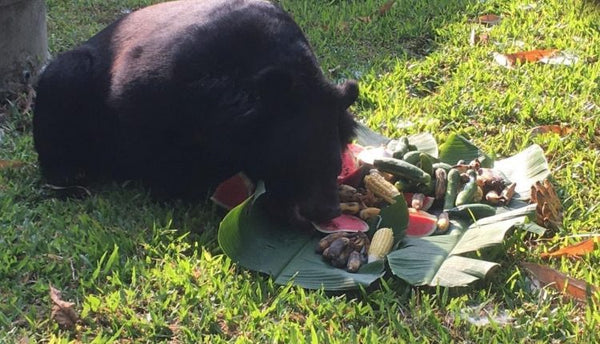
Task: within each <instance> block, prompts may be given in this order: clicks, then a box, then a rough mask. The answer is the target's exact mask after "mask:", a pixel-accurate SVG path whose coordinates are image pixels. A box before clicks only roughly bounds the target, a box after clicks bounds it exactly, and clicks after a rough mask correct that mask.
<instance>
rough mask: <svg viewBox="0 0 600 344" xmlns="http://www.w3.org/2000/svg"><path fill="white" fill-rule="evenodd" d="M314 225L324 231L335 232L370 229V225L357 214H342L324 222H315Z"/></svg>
mask: <svg viewBox="0 0 600 344" xmlns="http://www.w3.org/2000/svg"><path fill="white" fill-rule="evenodd" d="M313 226H315V228H316V229H317V230H318V231H319V232H323V233H327V234H330V233H335V232H366V231H368V230H369V225H368V224H367V223H366V222H365V221H363V220H361V219H359V218H358V217H356V216H352V215H347V214H342V215H340V216H338V217H336V218H334V219H331V220H329V221H327V222H323V223H318V224H317V223H314V222H313Z"/></svg>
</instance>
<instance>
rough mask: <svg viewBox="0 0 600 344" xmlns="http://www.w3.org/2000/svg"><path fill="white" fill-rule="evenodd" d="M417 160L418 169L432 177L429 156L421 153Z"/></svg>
mask: <svg viewBox="0 0 600 344" xmlns="http://www.w3.org/2000/svg"><path fill="white" fill-rule="evenodd" d="M419 160H420V162H421V163H420V165H421V166H420V167H421V169H422V170H423V171H425V173H427V174H429V175H433V166H432V162H431V158H430V157H429V154H427V153H421V154H419Z"/></svg>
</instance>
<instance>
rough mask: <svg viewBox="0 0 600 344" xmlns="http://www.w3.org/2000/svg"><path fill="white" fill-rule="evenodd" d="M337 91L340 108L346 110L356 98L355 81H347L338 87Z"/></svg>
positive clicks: (356, 88)
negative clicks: (338, 92)
mask: <svg viewBox="0 0 600 344" xmlns="http://www.w3.org/2000/svg"><path fill="white" fill-rule="evenodd" d="M339 90H340V94H341V98H340V100H341V103H342V106H343V107H344V109H347V108H349V107H350V105H352V104H354V102H355V101H356V99H357V98H358V83H357V82H356V81H355V80H348V81H346V82H344V83H343V84H341V85H340V86H339Z"/></svg>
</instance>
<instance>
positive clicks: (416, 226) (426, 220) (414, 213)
mask: <svg viewBox="0 0 600 344" xmlns="http://www.w3.org/2000/svg"><path fill="white" fill-rule="evenodd" d="M436 228H437V217H436V216H435V215H431V214H429V213H427V212H424V211H421V210H415V209H409V212H408V227H407V228H406V236H407V237H411V238H420V237H424V236H428V235H431V234H432V233H433V232H435V229H436Z"/></svg>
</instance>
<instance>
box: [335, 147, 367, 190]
mask: <svg viewBox="0 0 600 344" xmlns="http://www.w3.org/2000/svg"><path fill="white" fill-rule="evenodd" d="M363 149H364V148H363V147H362V146H360V145H356V144H353V143H350V144H348V147H347V149H346V150H345V151H344V153H342V172H341V173H340V175H339V176H338V177H337V180H338V184H347V185H352V186H358V184H360V181H361V180H362V177H363V176H364V170H363V169H361V166H360V163H359V162H358V158H357V156H358V154H359V153H360V152H361V151H362V150H363Z"/></svg>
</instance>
